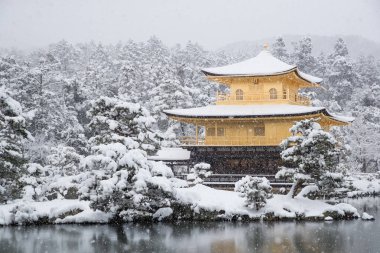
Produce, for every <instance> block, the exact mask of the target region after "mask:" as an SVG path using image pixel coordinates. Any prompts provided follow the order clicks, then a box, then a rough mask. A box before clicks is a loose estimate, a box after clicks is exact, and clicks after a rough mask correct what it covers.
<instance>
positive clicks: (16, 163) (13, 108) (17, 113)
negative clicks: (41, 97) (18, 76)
mask: <svg viewBox="0 0 380 253" xmlns="http://www.w3.org/2000/svg"><path fill="white" fill-rule="evenodd" d="M28 139H31V135H30V134H29V132H28V131H27V130H26V123H25V119H24V118H23V117H22V108H21V106H20V104H19V103H18V102H17V101H15V100H14V99H12V98H11V97H10V96H9V94H8V92H6V90H5V89H4V88H1V87H0V202H4V201H6V200H11V199H14V198H16V197H18V196H19V194H20V187H19V186H20V185H19V182H18V179H19V178H20V176H21V174H22V173H23V165H24V164H25V162H26V161H25V158H24V154H23V148H22V145H23V142H24V141H26V140H28Z"/></svg>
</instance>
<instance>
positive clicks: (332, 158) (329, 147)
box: [276, 119, 341, 197]
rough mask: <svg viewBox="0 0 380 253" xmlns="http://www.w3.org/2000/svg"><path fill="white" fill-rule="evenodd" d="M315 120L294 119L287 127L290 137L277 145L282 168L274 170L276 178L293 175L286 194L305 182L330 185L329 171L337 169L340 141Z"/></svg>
mask: <svg viewBox="0 0 380 253" xmlns="http://www.w3.org/2000/svg"><path fill="white" fill-rule="evenodd" d="M317 121H318V119H307V120H302V121H299V122H296V123H295V124H294V125H293V126H292V127H291V128H290V132H291V133H292V136H290V137H288V138H287V139H285V140H284V141H283V142H282V143H281V144H280V146H281V147H282V148H283V151H282V152H281V157H282V160H283V161H284V162H285V164H286V167H283V168H282V169H281V170H280V171H279V172H278V173H277V175H276V176H277V177H278V178H286V177H287V178H293V180H294V181H295V183H294V185H293V187H292V189H291V190H290V192H289V194H290V195H291V196H292V197H294V196H295V194H296V192H297V190H298V189H299V188H300V187H302V184H303V183H305V182H314V183H316V184H317V185H318V186H321V187H322V185H324V186H323V189H327V188H328V189H330V187H327V188H326V187H325V186H326V185H331V183H328V181H331V180H330V179H331V177H329V176H327V175H330V174H327V173H331V172H336V171H337V169H338V168H339V158H340V151H341V148H340V144H339V143H338V142H337V140H336V139H335V138H334V137H333V136H332V135H331V134H330V133H328V132H325V131H324V130H323V129H322V128H321V126H320V125H319V124H318V123H317Z"/></svg>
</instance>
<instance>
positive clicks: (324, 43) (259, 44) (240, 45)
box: [218, 35, 380, 59]
mask: <svg viewBox="0 0 380 253" xmlns="http://www.w3.org/2000/svg"><path fill="white" fill-rule="evenodd" d="M282 37H283V38H284V41H285V44H286V47H287V49H288V50H289V51H290V52H291V51H292V50H293V46H292V42H297V41H299V40H301V39H302V38H303V37H305V36H304V35H284V36H282ZM308 37H310V38H311V40H312V43H313V54H314V55H315V56H318V55H319V54H320V53H321V52H324V53H325V54H329V53H330V52H331V51H332V50H333V48H334V44H335V42H336V41H337V39H338V38H342V39H343V40H344V41H345V42H346V44H347V47H348V50H349V53H350V55H351V57H353V58H357V57H359V56H360V55H373V56H374V57H376V58H377V59H380V43H376V42H373V41H371V40H368V39H365V38H363V37H360V36H318V35H310V36H308ZM275 40H276V37H270V38H266V39H258V40H255V41H239V42H235V43H231V44H228V45H226V46H224V47H222V48H220V49H219V50H218V51H224V52H225V53H227V54H234V55H236V54H238V55H240V54H245V55H249V56H251V55H252V56H254V55H256V54H257V53H258V52H259V51H260V50H261V49H262V48H263V44H264V43H266V42H268V43H269V45H271V44H273V43H274V41H275Z"/></svg>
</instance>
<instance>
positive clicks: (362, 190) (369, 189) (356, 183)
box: [347, 173, 380, 198]
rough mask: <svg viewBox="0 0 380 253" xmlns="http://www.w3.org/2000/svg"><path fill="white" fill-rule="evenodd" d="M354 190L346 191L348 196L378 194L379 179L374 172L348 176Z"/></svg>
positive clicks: (379, 188) (379, 190) (379, 191)
mask: <svg viewBox="0 0 380 253" xmlns="http://www.w3.org/2000/svg"><path fill="white" fill-rule="evenodd" d="M348 180H349V182H350V183H351V184H352V187H353V188H354V189H355V190H354V191H351V192H348V193H347V196H348V197H349V198H353V197H357V196H365V195H373V194H380V179H379V178H376V174H375V173H358V174H353V175H351V176H350V178H348Z"/></svg>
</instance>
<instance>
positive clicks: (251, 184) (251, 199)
mask: <svg viewBox="0 0 380 253" xmlns="http://www.w3.org/2000/svg"><path fill="white" fill-rule="evenodd" d="M271 191H272V187H271V186H270V184H269V180H268V179H266V178H265V177H251V176H245V177H243V178H242V179H241V180H239V181H238V182H236V183H235V192H239V193H240V196H242V197H243V198H244V199H245V206H247V207H249V208H252V209H256V210H259V209H260V208H262V207H264V206H265V205H266V203H267V199H270V198H272V197H273V195H272V192H271Z"/></svg>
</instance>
